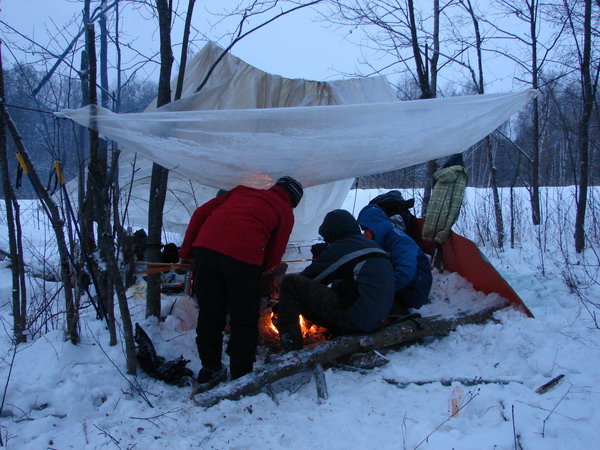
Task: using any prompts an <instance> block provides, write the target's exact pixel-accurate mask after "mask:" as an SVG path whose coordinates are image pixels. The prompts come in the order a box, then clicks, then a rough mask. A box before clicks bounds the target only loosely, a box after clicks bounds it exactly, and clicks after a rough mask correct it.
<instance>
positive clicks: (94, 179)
mask: <svg viewBox="0 0 600 450" xmlns="http://www.w3.org/2000/svg"><path fill="white" fill-rule="evenodd" d="M86 42H87V53H88V57H89V68H90V72H89V73H90V75H89V95H90V97H89V104H90V105H96V104H97V103H98V99H97V94H96V75H97V66H96V47H95V33H94V25H93V24H89V25H88V30H87V34H86ZM92 120H94V117H93V116H92ZM89 135H90V165H89V168H88V171H89V180H90V183H89V186H90V187H91V189H90V191H91V193H92V197H93V200H94V216H95V219H96V223H97V224H98V246H99V253H100V259H101V260H102V261H105V262H107V261H108V260H109V258H110V255H107V254H106V253H105V250H106V249H107V248H108V246H107V245H106V243H105V242H104V243H103V241H106V240H110V241H111V242H112V233H111V230H110V225H109V223H108V222H109V218H110V214H109V208H110V206H109V199H108V191H107V182H106V171H107V168H106V142H105V141H103V144H102V145H101V144H100V138H99V135H98V132H97V131H94V130H93V129H91V128H90V129H89ZM101 146H102V147H103V149H101V148H100V147H101ZM88 254H90V253H88ZM111 280H112V277H111V276H110V274H109V273H108V271H107V269H106V267H105V268H104V269H99V270H98V283H97V286H95V287H96V289H99V290H100V292H98V296H99V301H100V302H102V305H103V307H102V309H101V311H104V313H105V314H107V316H108V324H109V334H110V345H116V344H117V333H116V327H115V316H114V299H113V297H114V291H113V289H112V284H111Z"/></svg>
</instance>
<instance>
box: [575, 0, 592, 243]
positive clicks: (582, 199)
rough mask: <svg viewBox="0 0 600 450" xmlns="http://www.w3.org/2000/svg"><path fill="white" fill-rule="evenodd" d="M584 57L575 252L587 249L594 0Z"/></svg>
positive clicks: (588, 12)
mask: <svg viewBox="0 0 600 450" xmlns="http://www.w3.org/2000/svg"><path fill="white" fill-rule="evenodd" d="M583 33H584V38H583V39H584V40H583V55H582V56H583V57H582V58H581V82H582V91H583V111H582V114H581V120H580V123H579V193H578V199H577V213H576V217H575V251H576V252H577V253H581V252H582V251H583V249H584V248H585V211H586V207H587V194H588V183H589V147H590V121H591V117H592V108H593V106H594V96H595V89H594V87H593V86H592V77H591V73H590V64H591V62H590V61H591V46H592V44H591V40H592V0H585V13H584V25H583Z"/></svg>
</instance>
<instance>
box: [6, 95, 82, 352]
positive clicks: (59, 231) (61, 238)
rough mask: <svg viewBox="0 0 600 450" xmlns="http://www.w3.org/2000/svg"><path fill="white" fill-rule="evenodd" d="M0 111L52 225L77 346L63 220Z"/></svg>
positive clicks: (70, 334) (14, 130) (72, 337)
mask: <svg viewBox="0 0 600 450" xmlns="http://www.w3.org/2000/svg"><path fill="white" fill-rule="evenodd" d="M0 110H1V113H2V119H3V120H4V122H5V124H6V126H7V127H8V130H9V132H10V134H11V136H12V138H13V141H14V143H15V145H16V147H17V149H18V151H19V156H20V157H21V159H22V161H23V165H24V166H25V169H26V170H25V169H24V170H25V172H27V176H28V177H29V179H30V180H31V182H32V184H33V185H34V187H35V190H36V192H37V194H38V196H39V198H40V201H41V202H42V204H43V205H44V207H45V208H46V211H47V213H48V218H49V219H50V223H51V224H52V229H53V231H54V234H55V236H56V243H57V246H58V252H59V257H60V273H61V279H62V282H63V286H64V290H63V292H64V296H65V311H66V322H67V330H66V332H67V336H68V338H69V340H70V341H71V342H72V343H73V344H77V343H78V342H79V332H78V329H77V326H78V323H79V315H78V311H77V310H76V308H75V303H74V301H73V281H72V277H71V266H70V262H69V251H68V247H67V242H66V240H65V234H64V230H63V225H64V223H63V220H62V219H61V217H60V212H59V209H58V206H57V205H56V203H54V200H52V198H51V197H50V195H49V194H48V191H47V190H46V189H45V188H44V185H43V184H42V182H41V181H40V178H39V176H38V174H37V172H36V170H35V168H34V166H33V164H32V163H31V160H30V158H29V154H28V153H27V150H26V148H25V145H24V144H23V140H22V139H21V136H20V135H19V131H18V130H17V127H16V125H15V123H14V122H13V120H12V118H11V117H10V114H9V112H8V110H7V109H6V105H5V104H4V101H2V102H0Z"/></svg>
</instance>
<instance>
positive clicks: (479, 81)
mask: <svg viewBox="0 0 600 450" xmlns="http://www.w3.org/2000/svg"><path fill="white" fill-rule="evenodd" d="M461 3H462V5H463V7H464V8H465V9H466V10H467V12H468V13H469V16H470V17H471V21H472V23H473V30H474V32H475V50H476V54H477V75H475V74H473V82H474V83H475V85H476V87H477V92H478V93H479V94H484V93H485V84H484V78H483V57H482V47H483V38H482V36H481V31H480V28H479V19H478V18H477V15H476V14H475V10H474V8H473V5H472V3H471V0H462V1H461ZM472 73H473V72H472ZM483 148H484V149H485V152H486V155H487V160H488V170H489V171H490V185H491V188H492V195H493V198H494V215H495V219H496V239H497V244H498V248H500V249H502V248H503V247H504V223H503V220H502V205H500V195H499V193H498V178H497V170H496V164H495V163H494V152H493V148H492V140H491V138H490V136H487V137H486V138H485V140H484V142H483Z"/></svg>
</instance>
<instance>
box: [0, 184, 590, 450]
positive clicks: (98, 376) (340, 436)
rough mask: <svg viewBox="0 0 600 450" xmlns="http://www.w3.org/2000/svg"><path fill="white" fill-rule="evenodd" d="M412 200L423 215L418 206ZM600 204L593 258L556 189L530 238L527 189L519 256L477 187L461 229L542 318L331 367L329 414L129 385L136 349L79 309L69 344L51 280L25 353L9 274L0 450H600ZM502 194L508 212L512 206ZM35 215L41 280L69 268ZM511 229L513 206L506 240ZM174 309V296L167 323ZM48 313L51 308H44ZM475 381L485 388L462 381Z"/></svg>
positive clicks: (141, 303)
mask: <svg viewBox="0 0 600 450" xmlns="http://www.w3.org/2000/svg"><path fill="white" fill-rule="evenodd" d="M381 192H383V191H375V190H371V191H351V192H350V193H349V195H348V198H347V201H346V203H345V205H344V207H345V208H346V209H348V210H350V211H352V212H354V214H355V215H356V214H358V211H359V210H360V208H361V207H362V206H364V205H365V204H366V203H367V202H368V201H369V199H370V198H372V197H374V196H376V195H377V194H379V193H381ZM406 194H407V195H409V196H412V195H415V197H416V198H417V203H418V202H419V193H418V192H414V193H411V192H406ZM592 194H593V195H592V198H591V200H590V202H591V204H592V205H593V206H595V208H592V209H591V210H590V214H589V217H590V219H589V222H590V229H589V234H588V237H589V239H590V240H591V242H592V243H593V246H592V248H590V249H588V250H587V251H586V254H585V255H584V256H583V257H581V256H578V255H576V254H575V253H574V251H573V249H572V248H573V238H572V236H573V233H572V229H571V228H570V227H571V225H569V222H570V221H572V220H573V219H572V218H573V217H574V193H573V190H572V189H568V188H564V189H557V188H554V189H544V190H543V196H542V199H543V201H542V203H543V207H544V210H545V211H546V212H547V214H546V215H545V216H544V217H545V220H544V224H543V226H542V227H533V226H531V225H530V223H531V221H530V214H529V212H528V211H529V207H528V197H527V194H526V192H525V191H523V190H517V191H516V199H515V208H514V210H515V211H516V213H515V215H514V217H513V218H514V223H515V230H516V232H515V246H514V248H510V238H509V236H507V244H506V249H505V250H504V251H502V252H500V251H498V249H496V248H495V247H493V246H492V245H491V242H492V240H493V229H494V221H493V214H492V211H493V209H492V208H491V204H490V197H491V195H490V194H489V192H488V191H486V190H480V189H469V190H468V196H467V200H466V202H465V205H464V208H463V210H462V212H461V218H460V220H459V223H458V224H457V225H456V227H455V230H456V231H458V232H460V233H461V234H463V235H465V236H467V237H469V238H470V239H473V240H474V241H475V242H476V243H477V244H478V245H480V248H481V249H482V251H483V253H485V254H486V256H487V257H488V258H489V259H490V261H491V262H492V263H493V264H494V265H495V267H496V268H497V269H498V270H499V272H500V273H501V274H502V275H503V277H504V278H505V279H506V280H507V281H508V282H509V283H510V284H511V286H512V287H513V288H514V289H515V291H516V292H517V293H518V294H519V295H520V296H521V298H522V299H523V301H524V302H525V304H526V305H527V306H528V307H529V309H530V310H531V311H532V312H533V314H534V315H535V319H529V318H527V317H525V316H524V315H523V314H521V313H520V312H517V311H515V310H513V309H505V310H502V311H499V312H497V313H495V315H494V320H493V321H489V322H488V323H486V324H484V325H468V326H462V327H459V328H458V329H457V331H455V332H453V333H452V334H450V335H449V336H447V337H444V338H440V339H437V338H436V339H428V340H426V341H424V342H422V343H419V344H416V345H413V346H410V347H407V348H404V349H402V350H399V351H389V352H386V357H387V358H388V359H389V360H390V363H389V364H387V365H385V366H383V367H380V368H377V369H374V370H372V371H368V372H367V373H357V372H349V371H344V370H340V369H327V370H326V371H325V377H326V380H327V387H328V392H329V398H328V400H326V401H324V402H321V403H319V402H318V401H317V394H316V389H315V383H314V381H313V380H312V379H311V378H310V376H307V377H303V381H302V382H300V381H299V380H296V382H294V383H287V384H282V385H281V386H279V387H278V388H277V389H276V391H277V394H276V399H277V402H274V400H273V399H272V398H271V397H269V396H268V395H267V394H264V393H261V394H259V395H256V396H253V397H246V398H243V399H241V400H239V401H222V402H221V403H219V404H217V405H216V406H213V407H211V408H208V409H204V408H201V407H198V406H196V405H195V404H194V402H193V401H191V400H190V398H189V394H190V388H178V387H173V386H169V385H166V384H164V383H161V382H158V381H156V380H153V379H151V378H149V377H148V376H146V375H145V374H144V373H143V372H141V370H140V372H139V374H138V376H137V377H130V376H126V375H124V373H125V357H124V352H123V348H122V346H121V344H120V343H119V345H117V346H116V347H109V346H108V332H107V331H106V329H105V326H104V323H103V322H100V321H97V320H95V314H94V311H93V309H92V308H90V307H88V308H87V309H85V310H83V311H82V319H81V340H82V342H81V344H79V345H77V346H74V345H72V344H70V343H69V342H65V340H64V337H63V333H62V321H63V314H61V313H60V312H61V308H62V303H61V300H60V293H58V294H56V285H55V283H50V282H44V281H43V280H42V279H41V278H39V277H31V278H30V281H29V285H28V296H29V299H28V301H29V303H30V305H31V308H32V311H33V310H36V311H37V310H45V311H46V312H45V313H44V314H45V315H44V316H42V317H38V318H37V320H36V321H35V323H34V325H33V326H32V329H31V332H32V333H33V334H34V335H35V336H34V338H33V339H30V342H28V343H26V344H21V345H20V346H19V347H18V348H17V351H16V352H15V348H14V346H13V345H12V343H11V326H12V317H11V316H10V298H11V286H12V285H11V283H12V281H11V273H10V270H9V269H8V268H7V266H8V261H7V260H4V261H2V262H0V318H1V320H2V325H3V327H4V332H3V333H0V355H1V358H2V359H1V360H0V387H1V389H2V392H3V397H2V414H1V417H0V427H1V428H0V431H1V438H2V443H3V444H4V445H5V446H6V447H8V448H13V449H45V448H56V449H68V448H74V449H81V448H120V449H130V448H136V449H159V448H173V449H186V448H203V449H204V448H206V449H246V448H248V449H250V448H260V449H285V448H291V449H305V448H327V449H359V448H360V449H379V448H383V449H415V448H421V449H453V448H454V449H513V448H523V449H567V448H568V449H597V448H600V427H599V426H598V424H600V388H598V386H597V381H598V380H599V379H600V364H598V362H599V361H600V344H599V342H600V339H599V338H600V329H599V328H598V323H597V322H595V320H594V319H595V314H596V313H597V312H598V308H599V306H598V303H600V301H599V299H600V286H599V284H598V270H599V259H598V258H599V257H598V252H600V246H599V245H598V242H599V239H598V230H599V226H598V222H597V220H598V216H597V215H596V214H597V213H598V210H599V208H598V205H599V203H600V202H599V201H598V194H599V191H598V190H596V191H593V192H592ZM594 195H596V197H594ZM502 196H503V203H504V204H505V205H508V204H509V192H508V191H507V190H504V191H503V192H502ZM34 205H35V204H34V203H32V204H30V206H27V204H25V203H23V205H22V208H23V210H24V211H23V214H24V215H25V216H27V217H28V219H27V221H24V228H25V234H26V240H25V243H24V245H25V246H26V247H27V252H28V255H27V256H28V257H27V261H26V262H27V264H28V265H29V269H30V271H31V273H42V272H43V271H48V270H56V264H54V261H56V254H55V252H54V250H53V246H52V244H51V243H52V234H51V232H50V231H49V230H48V229H47V228H46V227H45V226H44V220H43V217H42V213H41V212H39V211H38V210H37V209H35V208H34ZM510 219H511V217H510V215H509V211H508V206H507V207H506V209H505V217H504V221H505V224H506V229H507V233H508V226H509V223H510ZM4 221H5V219H4V215H3V214H0V222H1V223H0V249H2V250H8V243H7V233H6V229H5V223H4ZM594 221H596V222H594ZM42 261H49V262H50V263H51V264H50V268H48V267H44V264H42ZM437 283H438V284H437V285H436V287H435V289H434V291H433V292H434V294H433V295H434V296H435V297H436V298H438V299H441V300H444V299H446V298H459V297H461V298H464V297H465V294H464V292H466V291H469V290H470V288H469V287H468V286H465V285H464V280H458V279H455V278H453V276H452V275H450V274H442V275H440V276H439V277H437ZM136 289H137V290H136ZM136 289H131V290H130V291H129V295H130V300H129V303H130V308H131V312H132V316H133V321H134V323H135V322H139V323H140V324H141V325H142V326H143V327H144V329H145V330H146V331H147V332H148V334H149V335H150V337H151V338H152V340H153V341H154V343H155V345H156V348H157V351H158V353H159V354H160V355H162V356H164V357H166V358H167V359H173V358H176V357H178V356H179V355H183V356H184V357H185V358H187V359H190V360H191V363H190V364H189V365H188V367H190V368H191V369H192V370H193V371H194V372H197V371H198V370H199V368H200V366H199V361H198V358H197V354H196V350H195V343H194V332H193V331H178V329H180V328H181V321H180V320H179V319H178V318H176V317H175V316H170V317H169V318H167V320H166V321H165V322H161V323H158V322H156V321H155V320H152V319H144V311H145V298H144V296H143V288H142V287H140V286H137V288H136ZM471 292H472V291H471ZM473 295H479V294H476V293H475V294H473ZM488 300H489V299H488ZM173 301H174V298H173V297H171V298H166V299H165V305H164V309H165V310H167V309H168V307H169V305H170V304H172V302H173ZM490 301H493V299H491V300H490ZM44 302H51V303H50V304H51V307H50V308H41V306H40V305H42V304H44ZM432 307H433V305H432V306H431V308H432ZM437 311H439V309H438V310H437ZM448 312H449V311H443V313H448ZM431 313H432V312H431V311H429V312H427V315H429V314H431ZM424 315H425V311H424ZM259 363H260V361H259ZM558 375H564V377H563V378H562V381H561V383H560V384H558V385H557V386H556V387H554V388H553V389H551V390H550V391H548V392H547V393H545V394H538V393H536V392H535V391H536V389H537V388H538V387H539V386H541V385H542V384H544V383H546V382H547V381H549V380H550V379H552V378H553V377H556V376H558ZM297 378H298V379H300V378H302V377H297ZM477 378H481V382H480V383H479V384H475V385H461V383H460V381H464V380H473V379H477ZM446 381H449V383H447V382H446ZM490 381H491V382H490ZM442 382H443V383H442ZM140 392H142V393H143V395H142V394H140ZM457 395H458V396H459V397H461V399H460V411H459V413H458V415H457V416H456V417H452V418H450V413H449V406H450V404H451V397H453V396H457Z"/></svg>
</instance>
